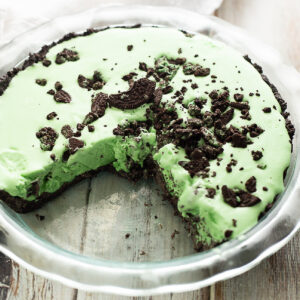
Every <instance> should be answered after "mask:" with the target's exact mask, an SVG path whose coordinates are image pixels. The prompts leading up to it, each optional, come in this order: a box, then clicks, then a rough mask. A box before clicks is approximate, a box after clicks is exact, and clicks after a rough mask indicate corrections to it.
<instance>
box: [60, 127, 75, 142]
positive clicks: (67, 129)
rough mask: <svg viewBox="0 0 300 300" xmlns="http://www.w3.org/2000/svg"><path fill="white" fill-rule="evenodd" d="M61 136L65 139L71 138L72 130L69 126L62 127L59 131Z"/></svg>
mask: <svg viewBox="0 0 300 300" xmlns="http://www.w3.org/2000/svg"><path fill="white" fill-rule="evenodd" d="M61 134H62V135H63V136H64V137H65V138H66V139H69V138H70V137H72V136H73V130H72V128H71V126H70V125H64V126H63V127H62V129H61Z"/></svg>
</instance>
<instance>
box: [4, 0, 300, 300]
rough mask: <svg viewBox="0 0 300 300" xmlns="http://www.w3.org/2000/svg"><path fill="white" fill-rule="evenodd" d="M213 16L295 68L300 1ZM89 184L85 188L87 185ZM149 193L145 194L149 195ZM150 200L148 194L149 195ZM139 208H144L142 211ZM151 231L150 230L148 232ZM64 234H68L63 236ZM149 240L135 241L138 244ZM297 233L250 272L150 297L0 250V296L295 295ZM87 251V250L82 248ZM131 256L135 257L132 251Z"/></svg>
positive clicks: (299, 267) (85, 229)
mask: <svg viewBox="0 0 300 300" xmlns="http://www.w3.org/2000/svg"><path fill="white" fill-rule="evenodd" d="M216 15H217V16H219V17H220V18H223V19H225V20H227V21H229V22H231V23H233V24H236V25H238V26H240V27H243V28H245V29H247V30H248V31H249V32H250V33H252V34H253V35H254V36H256V37H257V38H259V39H261V40H264V41H265V42H267V43H269V44H270V45H272V46H274V47H275V48H277V49H278V50H279V51H280V52H281V53H282V55H283V56H284V58H285V59H286V60H289V61H291V63H292V64H293V65H294V66H296V67H297V69H298V70H300V39H299V37H300V22H299V16H300V1H299V0H288V1H284V0H251V1H249V0H225V1H224V3H223V5H222V7H221V8H220V9H219V10H218V11H217V12H216ZM95 183H96V182H94V183H93V181H92V182H91V184H89V183H84V184H87V187H86V191H87V197H86V198H85V201H88V203H89V207H88V209H87V210H86V211H85V212H83V213H82V216H81V221H80V222H79V223H78V230H81V232H82V235H81V240H80V241H78V244H76V247H77V248H78V251H79V252H82V253H86V251H87V249H88V247H86V245H87V244H89V243H96V241H94V240H93V238H92V236H91V235H90V234H89V232H91V228H89V227H90V226H92V224H90V223H89V222H88V220H89V217H90V216H91V214H93V213H95V212H94V211H93V210H92V209H91V208H92V207H93V205H94V202H95V201H94V200H95V199H94V195H95V193H96V192H97V189H96V186H97V185H95ZM89 187H91V190H89ZM149 197H150V195H149ZM149 199H150V198H149ZM145 213H148V214H149V213H150V212H146V211H145ZM148 230H150V229H149V228H148ZM149 232H150V234H151V230H150V231H149ZM66 238H68V237H66ZM147 246H149V245H138V246H137V248H136V249H135V252H138V250H139V248H141V247H147ZM299 253H300V233H298V234H297V235H296V236H295V237H294V239H293V240H292V241H291V242H290V243H289V244H288V245H287V246H286V247H284V248H283V249H281V250H280V251H279V252H277V253H276V254H275V255H273V256H272V257H270V258H268V259H266V260H265V261H263V262H262V263H261V264H260V265H259V266H257V267H255V268H254V269H252V270H251V271H249V272H247V273H245V274H243V275H241V276H238V277H236V278H233V279H231V280H227V281H224V282H219V283H217V284H216V285H214V286H211V287H208V288H205V289H202V290H198V291H194V292H189V293H181V294H169V295H163V296H154V297H145V298H144V297H130V298H128V297H119V296H109V295H103V294H95V293H86V292H82V291H78V290H74V289H71V288H68V287H65V286H63V285H61V284H60V283H57V282H52V281H49V280H46V279H44V278H42V277H40V276H36V275H34V274H32V273H31V272H28V271H27V270H25V269H24V268H22V267H20V266H18V265H17V264H16V263H11V261H10V260H9V259H7V258H6V257H4V256H3V255H0V299H1V300H4V299H10V300H23V299H26V300H27V299H34V300H35V299H42V300H44V299H59V300H60V299H63V300H75V299H78V300H87V299H88V300H98V299H104V300H105V299H111V300H115V299H118V300H119V299H120V300H122V299H132V300H133V299H149V300H150V299H154V300H167V299H176V300H180V299H202V300H207V299H211V300H214V299H217V300H219V299H220V300H223V299H225V300H231V299H232V300H240V299H243V300H248V299H249V300H250V299H264V300H265V299H266V300H268V299H272V300H277V299H278V300H281V299H292V300H294V299H300V280H299V278H300V256H299ZM86 254H88V253H86ZM134 259H136V260H138V259H139V257H138V256H136V257H135V258H134Z"/></svg>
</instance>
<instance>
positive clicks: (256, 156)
mask: <svg viewBox="0 0 300 300" xmlns="http://www.w3.org/2000/svg"><path fill="white" fill-rule="evenodd" d="M251 154H252V157H253V160H255V161H257V160H260V159H261V158H262V157H263V154H262V152H261V151H252V152H251Z"/></svg>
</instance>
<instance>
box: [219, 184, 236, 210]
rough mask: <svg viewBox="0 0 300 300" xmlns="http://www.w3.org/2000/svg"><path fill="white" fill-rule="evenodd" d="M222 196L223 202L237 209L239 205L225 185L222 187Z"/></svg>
mask: <svg viewBox="0 0 300 300" xmlns="http://www.w3.org/2000/svg"><path fill="white" fill-rule="evenodd" d="M222 195H223V198H224V201H225V202H226V203H227V204H229V205H230V206H232V207H237V206H238V205H239V203H238V201H237V197H236V194H235V192H234V191H233V190H232V189H229V188H228V187H227V185H223V186H222Z"/></svg>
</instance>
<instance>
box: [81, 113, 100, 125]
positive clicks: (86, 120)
mask: <svg viewBox="0 0 300 300" xmlns="http://www.w3.org/2000/svg"><path fill="white" fill-rule="evenodd" d="M98 118H99V117H98V115H97V114H96V113H93V112H89V113H88V114H87V115H86V116H85V117H84V120H83V122H82V124H83V125H88V124H91V123H92V122H94V121H96V120H97V119H98Z"/></svg>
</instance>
